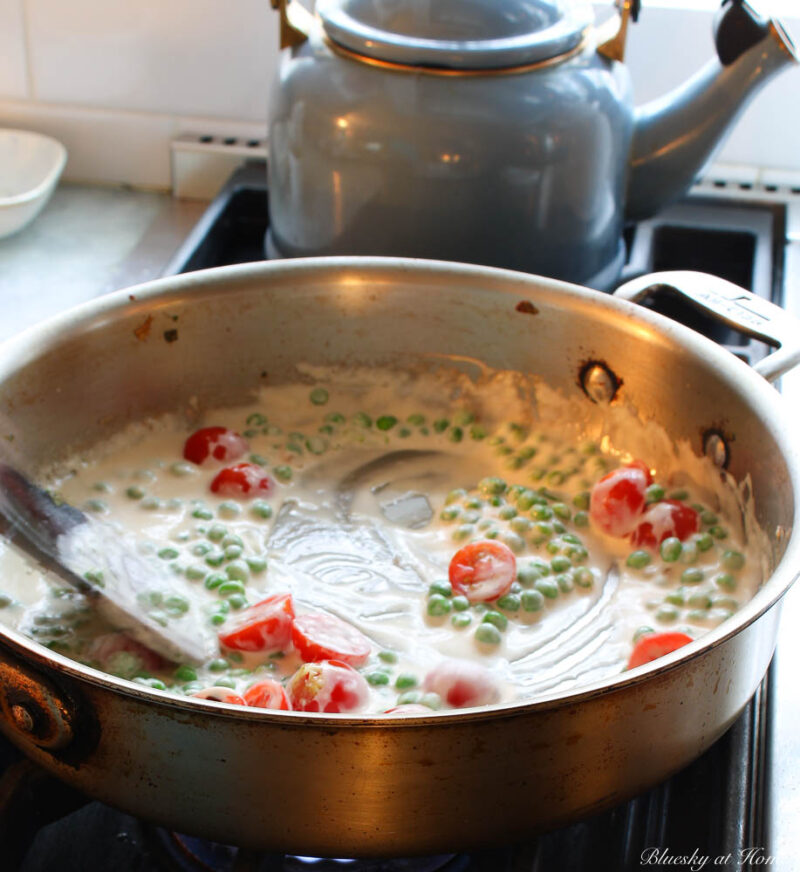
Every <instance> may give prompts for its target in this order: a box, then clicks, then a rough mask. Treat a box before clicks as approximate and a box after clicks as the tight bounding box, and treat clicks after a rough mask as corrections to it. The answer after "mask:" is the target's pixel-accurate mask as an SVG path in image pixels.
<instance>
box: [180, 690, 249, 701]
mask: <svg viewBox="0 0 800 872" xmlns="http://www.w3.org/2000/svg"><path fill="white" fill-rule="evenodd" d="M192 696H193V697H196V698H197V699H213V700H216V702H227V703H229V704H230V705H247V703H245V701H244V699H242V697H241V696H239V694H238V693H236V692H235V691H233V690H230V689H229V688H227V687H205V688H203V690H198V691H197V693H193V694H192Z"/></svg>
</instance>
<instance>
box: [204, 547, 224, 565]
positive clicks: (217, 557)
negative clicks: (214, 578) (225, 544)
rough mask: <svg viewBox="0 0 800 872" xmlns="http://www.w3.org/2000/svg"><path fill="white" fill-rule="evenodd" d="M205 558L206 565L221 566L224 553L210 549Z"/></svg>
mask: <svg viewBox="0 0 800 872" xmlns="http://www.w3.org/2000/svg"><path fill="white" fill-rule="evenodd" d="M205 560H206V564H207V565H208V566H212V567H214V566H222V564H223V562H224V561H225V554H224V553H223V552H222V551H210V552H209V553H208V554H206V558H205Z"/></svg>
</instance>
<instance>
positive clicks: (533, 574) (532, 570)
mask: <svg viewBox="0 0 800 872" xmlns="http://www.w3.org/2000/svg"><path fill="white" fill-rule="evenodd" d="M548 571H549V570H548ZM541 576H542V573H541V570H540V569H538V568H537V567H536V566H520V567H519V569H517V581H519V583H520V584H521V585H522V586H523V587H532V586H533V583H534V582H535V581H536V579H537V578H541Z"/></svg>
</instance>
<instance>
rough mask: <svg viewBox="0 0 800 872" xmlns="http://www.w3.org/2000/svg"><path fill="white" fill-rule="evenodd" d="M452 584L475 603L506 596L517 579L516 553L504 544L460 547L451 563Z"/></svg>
mask: <svg viewBox="0 0 800 872" xmlns="http://www.w3.org/2000/svg"><path fill="white" fill-rule="evenodd" d="M449 576H450V584H452V585H453V590H455V591H456V593H461V594H464V596H465V597H466V598H467V599H468V600H469V601H470V602H471V603H482V602H489V601H490V600H493V599H497V597H499V596H502V595H503V594H504V593H506V591H507V590H508V589H509V588H510V587H511V585H512V584H513V583H514V579H515V578H516V577H517V560H516V558H515V557H514V552H513V551H512V550H511V549H510V548H509V547H508V545H504V544H503V543H502V542H494V541H492V540H488V541H486V542H472V543H470V544H469V545H465V546H464V547H463V548H459V550H458V551H456V553H455V554H454V555H453V559H452V560H451V561H450V569H449Z"/></svg>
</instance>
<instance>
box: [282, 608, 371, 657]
mask: <svg viewBox="0 0 800 872" xmlns="http://www.w3.org/2000/svg"><path fill="white" fill-rule="evenodd" d="M292 641H293V642H294V647H295V648H296V649H297V653H298V654H299V655H300V657H301V658H302V659H303V660H305V661H306V662H309V661H318V660H342V661H344V662H345V663H347V664H349V665H350V666H361V664H362V663H364V662H365V660H366V659H367V657H369V652H370V651H371V650H372V646H371V645H370V643H369V639H367V637H366V636H365V635H364V634H363V633H362V632H360V631H359V630H357V629H356V628H355V627H354V626H352V624H348V623H346V622H345V621H342V620H340V619H339V618H337V617H334V616H333V615H323V614H317V613H313V614H309V615H298V616H297V618H295V621H294V624H293V625H292Z"/></svg>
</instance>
